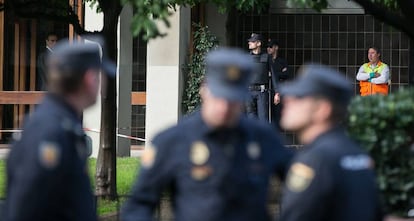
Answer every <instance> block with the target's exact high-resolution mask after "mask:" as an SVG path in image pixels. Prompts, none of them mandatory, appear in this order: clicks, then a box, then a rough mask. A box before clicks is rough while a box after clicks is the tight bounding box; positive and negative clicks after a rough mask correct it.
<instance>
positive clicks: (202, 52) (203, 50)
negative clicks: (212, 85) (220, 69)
mask: <svg viewBox="0 0 414 221" xmlns="http://www.w3.org/2000/svg"><path fill="white" fill-rule="evenodd" d="M194 27H195V28H196V31H195V32H194V53H193V55H192V56H191V61H190V62H189V63H188V64H187V65H186V66H185V67H184V68H183V69H184V73H187V83H186V87H185V92H184V99H183V110H184V113H191V112H193V111H194V110H195V109H196V108H197V107H198V106H199V105H200V102H201V101H200V94H199V90H200V84H201V82H202V81H203V77H204V73H205V65H204V59H205V56H206V54H207V52H209V51H210V50H212V49H214V48H216V47H217V46H218V43H219V42H218V40H217V37H216V36H214V35H213V34H211V33H210V31H209V30H208V27H207V26H205V27H202V26H201V25H198V24H194Z"/></svg>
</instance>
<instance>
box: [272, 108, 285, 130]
mask: <svg viewBox="0 0 414 221" xmlns="http://www.w3.org/2000/svg"><path fill="white" fill-rule="evenodd" d="M282 108H283V107H282V103H279V104H278V105H274V104H272V106H271V111H272V126H273V127H274V128H275V129H277V130H281V127H280V117H281V111H282Z"/></svg>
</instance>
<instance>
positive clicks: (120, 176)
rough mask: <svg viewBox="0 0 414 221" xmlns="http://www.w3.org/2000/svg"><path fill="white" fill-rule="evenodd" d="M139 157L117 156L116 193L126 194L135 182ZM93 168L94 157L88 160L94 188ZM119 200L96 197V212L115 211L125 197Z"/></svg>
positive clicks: (94, 165) (100, 213) (94, 166)
mask: <svg viewBox="0 0 414 221" xmlns="http://www.w3.org/2000/svg"><path fill="white" fill-rule="evenodd" d="M138 165H139V159H138V158H136V157H125V158H117V163H116V177H117V180H116V181H117V193H118V195H121V196H122V195H128V194H129V192H130V190H131V188H132V185H133V184H134V182H135V179H136V176H137V173H138ZM95 168H96V159H93V158H91V159H90V160H89V174H90V175H91V182H92V185H93V188H95ZM119 200H120V201H119V202H117V201H109V200H103V199H98V211H97V212H98V214H99V215H102V214H106V213H112V212H115V211H117V209H118V206H121V205H122V203H123V202H124V201H125V200H126V198H125V197H122V198H120V199H119Z"/></svg>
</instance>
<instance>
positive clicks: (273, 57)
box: [272, 51, 277, 60]
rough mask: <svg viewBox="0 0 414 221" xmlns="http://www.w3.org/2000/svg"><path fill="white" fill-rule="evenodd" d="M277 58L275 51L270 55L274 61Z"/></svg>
mask: <svg viewBox="0 0 414 221" xmlns="http://www.w3.org/2000/svg"><path fill="white" fill-rule="evenodd" d="M276 58H277V51H275V52H274V53H273V54H272V59H273V60H275V59H276Z"/></svg>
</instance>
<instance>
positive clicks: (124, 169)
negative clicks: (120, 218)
mask: <svg viewBox="0 0 414 221" xmlns="http://www.w3.org/2000/svg"><path fill="white" fill-rule="evenodd" d="M0 162H1V161H0ZM0 165H1V164H0ZM138 169H139V159H138V158H135V157H125V158H117V159H116V176H117V178H116V181H117V193H118V195H120V196H125V195H128V194H129V193H130V191H131V189H132V185H133V184H134V182H135V179H136V177H137V174H138ZM95 172H96V159H94V158H91V159H90V160H89V176H90V179H91V183H92V188H93V189H94V186H95ZM125 200H126V197H121V198H120V199H119V202H118V201H111V200H104V199H98V208H97V210H98V211H97V213H98V214H99V215H103V214H107V213H113V212H116V211H117V210H118V209H119V208H118V207H119V206H120V205H121V204H122V203H123V202H124V201H125Z"/></svg>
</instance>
